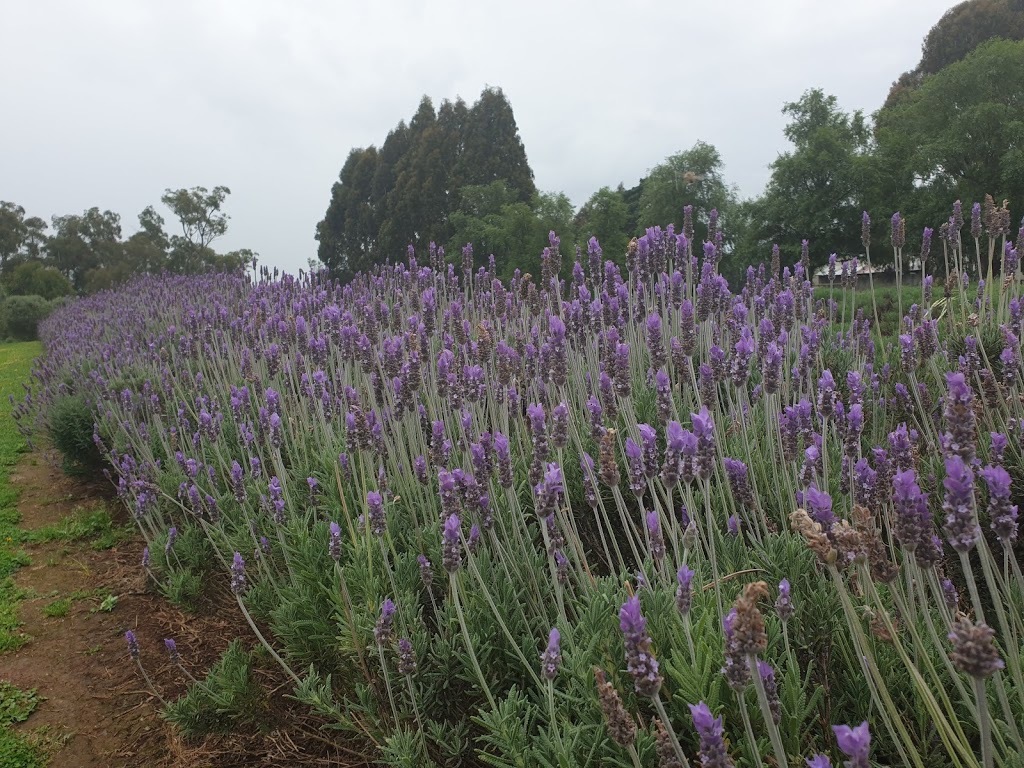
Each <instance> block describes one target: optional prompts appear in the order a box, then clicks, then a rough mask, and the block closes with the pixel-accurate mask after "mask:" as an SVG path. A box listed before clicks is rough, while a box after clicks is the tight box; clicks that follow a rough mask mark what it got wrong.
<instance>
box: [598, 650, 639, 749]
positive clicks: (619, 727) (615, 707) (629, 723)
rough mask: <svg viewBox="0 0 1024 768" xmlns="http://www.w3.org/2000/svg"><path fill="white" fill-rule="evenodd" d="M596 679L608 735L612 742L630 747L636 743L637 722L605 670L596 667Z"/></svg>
mask: <svg viewBox="0 0 1024 768" xmlns="http://www.w3.org/2000/svg"><path fill="white" fill-rule="evenodd" d="M594 679H595V680H597V698H598V701H599V702H600V704H601V712H603V713H604V719H605V722H606V723H607V724H608V735H609V736H611V737H612V741H614V742H615V743H616V744H618V745H619V746H622V747H628V746H630V745H632V744H633V743H634V742H635V741H636V722H635V721H634V720H633V716H632V715H630V714H629V712H627V711H626V708H625V706H623V704H622V699H621V698H620V697H619V692H618V691H617V690H615V686H614V685H612V684H611V683H609V682H608V680H607V678H606V677H605V674H604V670H603V669H601V668H600V667H594Z"/></svg>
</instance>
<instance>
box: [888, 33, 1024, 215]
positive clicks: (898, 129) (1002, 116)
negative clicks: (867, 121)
mask: <svg viewBox="0 0 1024 768" xmlns="http://www.w3.org/2000/svg"><path fill="white" fill-rule="evenodd" d="M1022 104H1024V41H1019V42H1012V41H1009V40H993V41H990V42H988V43H985V44H984V45H981V46H979V47H978V48H977V49H976V50H974V51H973V52H972V53H970V54H969V55H968V56H967V57H966V58H964V59H963V60H962V61H959V62H956V63H954V64H951V65H949V66H947V67H946V68H945V69H943V70H942V71H940V72H938V73H936V74H934V75H932V76H930V77H928V78H927V79H926V80H925V81H924V82H923V83H922V85H921V87H920V88H918V89H917V90H916V91H914V92H913V93H912V94H911V95H910V96H909V97H908V98H907V99H905V100H903V101H902V102H901V103H899V104H896V105H891V106H887V107H883V109H881V110H880V111H879V113H878V114H877V116H876V134H877V139H878V145H879V162H880V165H881V167H882V168H884V169H885V171H886V173H887V174H888V175H889V176H890V177H891V178H893V179H895V182H894V184H893V185H892V186H891V187H890V188H889V189H887V190H886V192H887V202H889V204H890V206H892V207H893V209H895V207H896V206H897V205H898V206H900V207H901V208H902V210H903V211H904V213H907V212H908V211H909V212H910V218H911V219H912V220H914V221H917V222H920V226H922V227H923V226H925V225H929V226H937V225H938V224H940V223H941V222H943V221H944V220H945V219H946V218H947V216H948V208H949V204H950V201H951V200H954V199H960V200H963V201H964V204H965V208H968V204H969V202H970V201H981V200H982V199H983V198H984V196H985V194H991V195H992V196H993V197H994V198H995V200H996V202H997V204H998V203H999V202H1000V201H1002V200H1003V199H1009V200H1010V202H1011V203H1013V204H1014V205H1015V206H1016V208H1017V211H1018V213H1017V216H1018V217H1019V215H1020V210H1021V205H1022V203H1024V111H1022V108H1021V105H1022Z"/></svg>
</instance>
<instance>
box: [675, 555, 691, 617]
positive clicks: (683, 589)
mask: <svg viewBox="0 0 1024 768" xmlns="http://www.w3.org/2000/svg"><path fill="white" fill-rule="evenodd" d="M693 576H694V571H691V570H690V569H689V568H687V567H686V564H685V563H683V564H682V565H681V566H679V570H678V571H677V572H676V608H677V609H678V610H679V613H680V615H682V616H686V615H687V614H688V613H689V612H690V608H691V606H692V605H693Z"/></svg>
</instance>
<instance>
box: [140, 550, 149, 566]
mask: <svg viewBox="0 0 1024 768" xmlns="http://www.w3.org/2000/svg"><path fill="white" fill-rule="evenodd" d="M142 567H143V568H146V569H148V568H149V547H143V548H142Z"/></svg>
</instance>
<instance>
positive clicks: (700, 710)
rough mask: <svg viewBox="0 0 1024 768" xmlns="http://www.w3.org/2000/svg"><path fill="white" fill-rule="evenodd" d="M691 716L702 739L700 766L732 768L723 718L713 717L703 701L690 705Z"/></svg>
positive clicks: (706, 767)
mask: <svg viewBox="0 0 1024 768" xmlns="http://www.w3.org/2000/svg"><path fill="white" fill-rule="evenodd" d="M690 716H691V717H692V718H693V727H694V728H696V729H697V735H698V736H699V737H700V764H701V765H702V766H704V768H732V766H733V762H732V758H730V757H729V752H728V750H727V749H726V746H725V736H724V733H725V729H724V728H723V727H722V718H720V717H713V716H712V715H711V710H710V709H709V708H708V705H707V704H705V703H704V702H703V701H702V702H700V704H690Z"/></svg>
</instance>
